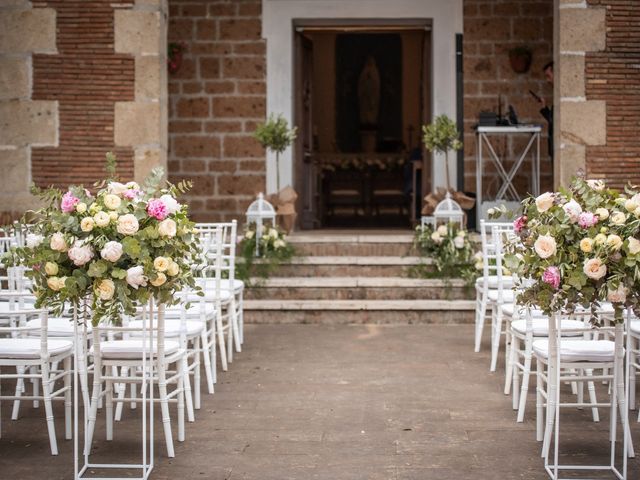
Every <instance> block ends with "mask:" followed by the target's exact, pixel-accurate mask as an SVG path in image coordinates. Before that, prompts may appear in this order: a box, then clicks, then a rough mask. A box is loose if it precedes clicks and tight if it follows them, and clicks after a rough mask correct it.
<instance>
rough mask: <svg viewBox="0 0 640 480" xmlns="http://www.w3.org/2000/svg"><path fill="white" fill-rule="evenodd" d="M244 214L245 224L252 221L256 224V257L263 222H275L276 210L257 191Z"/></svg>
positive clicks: (258, 253)
mask: <svg viewBox="0 0 640 480" xmlns="http://www.w3.org/2000/svg"><path fill="white" fill-rule="evenodd" d="M246 215H247V226H249V225H251V224H252V223H255V224H256V257H258V256H259V255H260V238H261V237H262V232H263V228H264V224H265V222H267V221H271V225H275V224H276V210H275V208H273V205H271V204H270V203H269V202H267V201H266V200H265V199H264V195H263V194H262V193H259V194H258V198H256V199H255V200H254V201H253V202H251V205H249V208H247V213H246Z"/></svg>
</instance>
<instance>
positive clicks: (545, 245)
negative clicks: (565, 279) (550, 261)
mask: <svg viewBox="0 0 640 480" xmlns="http://www.w3.org/2000/svg"><path fill="white" fill-rule="evenodd" d="M556 246H557V245H556V240H555V238H553V237H552V236H551V235H540V236H539V237H538V239H537V240H536V241H535V243H534V244H533V248H534V249H535V251H536V253H537V254H538V256H539V257H540V258H549V257H551V256H552V255H554V254H555V253H556Z"/></svg>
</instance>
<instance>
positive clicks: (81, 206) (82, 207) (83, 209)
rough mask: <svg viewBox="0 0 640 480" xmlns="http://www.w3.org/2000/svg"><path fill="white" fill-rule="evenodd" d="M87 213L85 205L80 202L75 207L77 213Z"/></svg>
mask: <svg viewBox="0 0 640 480" xmlns="http://www.w3.org/2000/svg"><path fill="white" fill-rule="evenodd" d="M86 211H87V204H86V203H84V202H80V203H79V204H77V205H76V212H78V213H84V212H86Z"/></svg>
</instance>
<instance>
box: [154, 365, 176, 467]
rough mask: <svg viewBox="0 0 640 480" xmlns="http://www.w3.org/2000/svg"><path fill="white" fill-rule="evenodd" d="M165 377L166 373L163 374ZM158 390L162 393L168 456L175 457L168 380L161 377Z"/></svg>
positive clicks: (163, 420) (163, 424) (163, 423)
mask: <svg viewBox="0 0 640 480" xmlns="http://www.w3.org/2000/svg"><path fill="white" fill-rule="evenodd" d="M163 377H164V375H163ZM158 391H159V394H160V410H161V412H162V428H163V429H164V439H165V443H166V444H167V456H168V457H169V458H173V457H175V456H176V454H175V451H174V449H173V435H172V433H171V417H170V416H169V400H168V398H167V381H166V379H165V378H161V379H160V380H159V383H158Z"/></svg>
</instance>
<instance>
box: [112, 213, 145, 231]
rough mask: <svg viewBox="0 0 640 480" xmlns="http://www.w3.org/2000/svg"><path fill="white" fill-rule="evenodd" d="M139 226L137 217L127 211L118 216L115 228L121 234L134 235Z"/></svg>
mask: <svg viewBox="0 0 640 480" xmlns="http://www.w3.org/2000/svg"><path fill="white" fill-rule="evenodd" d="M139 228H140V225H139V224H138V219H137V218H136V217H135V215H133V214H131V213H127V214H126V215H122V216H121V217H120V218H118V227H117V230H118V233H120V234H122V235H134V234H135V233H136V232H137V231H138V229H139Z"/></svg>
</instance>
